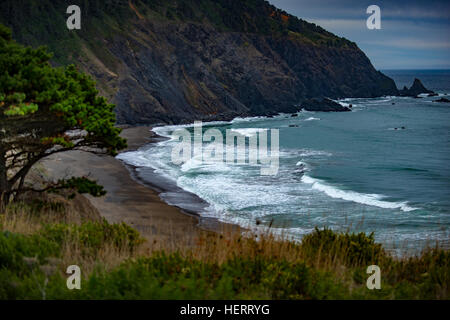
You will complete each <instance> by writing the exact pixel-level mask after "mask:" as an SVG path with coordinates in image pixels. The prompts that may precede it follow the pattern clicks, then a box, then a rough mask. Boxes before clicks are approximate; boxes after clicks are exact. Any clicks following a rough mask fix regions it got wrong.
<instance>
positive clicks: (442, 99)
mask: <svg viewBox="0 0 450 320" xmlns="http://www.w3.org/2000/svg"><path fill="white" fill-rule="evenodd" d="M433 102H446V103H449V102H450V100H448V99H447V98H440V99H438V100H434V101H433Z"/></svg>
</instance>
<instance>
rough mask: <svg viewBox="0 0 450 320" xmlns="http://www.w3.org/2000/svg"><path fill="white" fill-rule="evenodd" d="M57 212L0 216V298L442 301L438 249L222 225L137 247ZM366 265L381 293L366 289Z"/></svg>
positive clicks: (449, 274) (131, 235)
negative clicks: (76, 277) (72, 277)
mask: <svg viewBox="0 0 450 320" xmlns="http://www.w3.org/2000/svg"><path fill="white" fill-rule="evenodd" d="M64 210H65V209H64V208H60V207H58V206H56V207H52V206H51V205H50V206H49V205H48V204H47V205H44V206H40V207H39V208H36V206H30V205H25V204H20V205H19V204H16V205H14V206H10V207H9V208H7V210H6V212H4V213H3V214H1V215H0V230H1V232H0V298H3V299H30V298H32V299H43V298H46V299H90V298H94V299H107V298H110V299H159V298H163V299H212V298H215V299H247V298H248V299H448V298H449V282H450V265H449V264H450V256H449V252H448V250H444V249H440V248H438V247H435V248H429V249H427V250H424V252H422V253H421V254H420V255H416V256H408V257H393V256H391V255H390V254H389V253H388V252H386V250H384V248H383V247H382V245H380V244H378V243H376V242H375V240H374V237H373V235H365V234H363V233H358V234H352V233H336V232H333V231H331V230H328V229H323V230H319V229H316V230H315V231H314V232H313V233H311V234H309V235H307V236H305V237H304V238H303V239H302V241H301V242H293V241H289V240H288V239H285V238H283V237H280V236H274V235H273V234H271V232H270V229H269V230H267V232H264V233H258V234H253V233H251V232H249V233H246V234H245V235H244V234H242V233H241V232H239V231H237V230H236V229H233V228H228V227H226V226H224V229H223V230H222V232H218V233H207V232H205V233H195V234H197V235H198V236H196V237H195V238H194V237H193V236H192V234H194V233H187V234H186V238H185V239H180V238H177V240H176V243H174V242H173V241H159V240H158V239H157V237H155V239H154V240H153V241H144V240H143V239H142V238H141V237H140V236H139V234H138V232H137V231H135V230H134V229H132V228H131V227H129V226H127V225H125V224H109V223H107V222H106V221H105V220H101V221H98V219H94V220H95V221H88V220H84V221H80V219H74V221H70V219H67V217H66V216H65V215H64ZM72 264H76V265H79V266H80V267H81V270H82V277H83V280H82V289H81V290H72V291H71V290H68V289H67V287H66V284H65V279H66V277H67V275H66V274H65V268H67V266H68V265H72ZM372 264H375V265H378V266H379V267H380V268H381V273H382V275H381V279H382V285H381V290H369V289H367V287H366V280H367V278H368V276H369V275H368V274H367V273H366V269H367V267H368V266H369V265H372ZM44 284H45V285H44Z"/></svg>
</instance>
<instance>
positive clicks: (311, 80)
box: [0, 0, 398, 124]
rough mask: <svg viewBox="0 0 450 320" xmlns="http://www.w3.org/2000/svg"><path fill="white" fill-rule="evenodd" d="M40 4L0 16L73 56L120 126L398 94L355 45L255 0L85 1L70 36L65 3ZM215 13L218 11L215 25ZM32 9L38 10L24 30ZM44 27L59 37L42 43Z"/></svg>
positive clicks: (28, 38)
mask: <svg viewBox="0 0 450 320" xmlns="http://www.w3.org/2000/svg"><path fill="white" fill-rule="evenodd" d="M41 1H42V3H44V2H45V6H44V4H42V6H38V7H35V8H34V11H33V10H25V9H24V10H19V9H20V6H25V5H26V4H25V2H26V1H25V2H24V4H22V3H20V4H19V3H17V1H13V0H4V2H2V3H1V4H0V9H1V10H0V22H3V23H5V24H7V25H8V26H11V27H12V28H13V31H14V35H15V36H16V38H17V39H18V40H19V41H21V42H24V43H26V44H33V45H35V44H47V43H48V44H49V47H50V49H51V50H54V51H55V52H56V53H57V54H56V56H55V59H56V60H58V59H59V60H58V61H57V62H59V63H60V64H65V63H69V62H74V63H76V64H77V65H78V66H79V68H80V69H82V70H83V71H86V72H88V73H89V74H91V75H92V76H93V77H94V78H95V79H96V81H97V85H98V88H99V90H100V92H101V93H102V94H103V95H105V96H106V97H108V98H109V99H110V100H111V102H113V103H115V104H116V113H117V119H118V122H119V123H127V124H145V123H152V124H155V123H183V122H192V121H193V120H218V119H220V120H227V119H232V118H234V117H236V116H257V115H274V114H277V113H278V112H286V113H291V112H296V111H298V110H299V103H300V102H302V101H304V100H305V99H310V98H319V99H322V98H323V97H328V98H331V99H335V98H344V97H376V96H382V95H397V94H398V90H397V88H396V86H395V83H394V81H393V80H392V79H390V78H389V77H387V76H385V75H384V74H382V73H381V72H379V71H376V70H375V69H374V67H373V66H372V64H371V63H370V61H369V59H368V58H367V57H366V55H365V54H364V53H363V52H362V51H361V50H360V49H359V48H358V47H357V46H356V44H354V43H353V42H350V41H348V40H346V39H343V38H339V37H337V36H335V35H333V34H331V33H329V32H327V31H325V30H323V29H322V28H320V27H318V26H315V25H313V24H310V23H307V22H306V21H303V20H300V19H297V18H295V17H293V16H290V15H288V14H287V13H283V12H281V11H280V10H278V9H276V8H275V7H273V6H271V5H269V4H268V3H266V2H264V1H262V0H261V1H245V0H226V1H225V0H216V1H210V2H211V6H215V7H214V8H216V9H214V10H210V11H211V12H202V10H205V11H206V10H207V9H205V8H206V6H199V5H198V2H195V1H185V2H177V1H169V0H167V1H160V0H146V1H143V2H138V1H136V2H133V3H135V4H134V5H133V6H130V5H129V2H128V1H119V0H118V1H117V3H119V4H120V6H119V5H117V7H113V4H111V6H109V7H108V6H105V5H104V4H101V5H100V4H97V5H96V3H97V2H98V1H92V2H91V1H90V2H89V3H87V4H83V10H84V11H83V17H84V18H83V19H84V20H83V26H82V29H81V30H80V31H77V33H76V37H75V36H74V33H70V32H68V31H67V30H65V29H64V28H62V29H61V28H58V26H59V24H61V23H64V20H63V19H59V20H58V19H54V18H52V17H53V15H54V14H55V12H62V14H64V12H65V7H66V5H65V2H64V1H62V0H58V1H56V0H55V1H50V0H41ZM205 1H207V0H205ZM205 1H203V2H205ZM91 3H92V4H91ZM181 4H183V5H184V7H183V8H180V7H179V6H180V5H181ZM177 6H178V7H177ZM99 8H102V10H99ZM169 8H172V9H170V10H172V11H173V12H175V13H176V15H177V18H172V13H170V12H172V11H170V10H169ZM173 8H175V9H173ZM177 8H178V9H177ZM50 9H51V10H50ZM39 10H41V11H42V12H40V11H39ZM49 10H50V11H49ZM52 10H53V11H52ZM215 10H221V11H220V13H219V14H220V18H221V19H222V20H221V21H219V22H215V21H214V20H213V19H216V18H217V17H216V18H214V17H215V16H214V14H215V13H214V11H215ZM252 10H253V11H252ZM47 12H52V14H53V15H49V14H48V13H47ZM188 12H189V15H188V14H187V13H188ZM169 13H170V14H169ZM31 14H39V15H41V19H40V24H39V25H37V26H36V27H35V28H32V29H30V28H31V27H30V26H29V24H27V22H28V21H34V20H33V19H31V18H32V17H31V16H27V15H31ZM198 16H200V17H201V18H196V17H198ZM41 25H44V26H45V28H43V29H42V31H40V29H39V28H40V27H41ZM47 30H56V31H57V32H58V34H55V35H52V38H51V39H50V40H51V41H49V40H48V39H49V36H48V32H47ZM56 31H55V32H56ZM53 38H56V40H58V41H54V40H55V39H53ZM57 58H58V59H57ZM56 60H55V61H56ZM61 61H62V62H61ZM335 107H336V106H335ZM315 108H319V109H320V107H318V105H317V104H316V107H315ZM324 108H325V109H327V108H328V109H329V108H331V107H330V106H324ZM336 108H337V107H336ZM341 109H342V108H341Z"/></svg>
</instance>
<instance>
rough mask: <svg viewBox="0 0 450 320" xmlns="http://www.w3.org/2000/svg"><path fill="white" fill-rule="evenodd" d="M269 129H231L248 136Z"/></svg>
mask: <svg viewBox="0 0 450 320" xmlns="http://www.w3.org/2000/svg"><path fill="white" fill-rule="evenodd" d="M264 131H267V130H266V129H261V128H239V129H231V132H236V133H239V134H241V135H243V136H246V137H252V136H255V135H256V134H257V133H258V132H264Z"/></svg>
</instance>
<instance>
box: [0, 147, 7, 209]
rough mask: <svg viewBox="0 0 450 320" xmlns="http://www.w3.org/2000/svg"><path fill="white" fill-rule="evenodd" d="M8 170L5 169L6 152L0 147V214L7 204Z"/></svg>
mask: <svg viewBox="0 0 450 320" xmlns="http://www.w3.org/2000/svg"><path fill="white" fill-rule="evenodd" d="M7 171H8V170H7V169H6V150H5V149H4V148H1V147H0V212H3V211H4V209H5V206H6V204H8V202H9V186H8V172H7Z"/></svg>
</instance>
